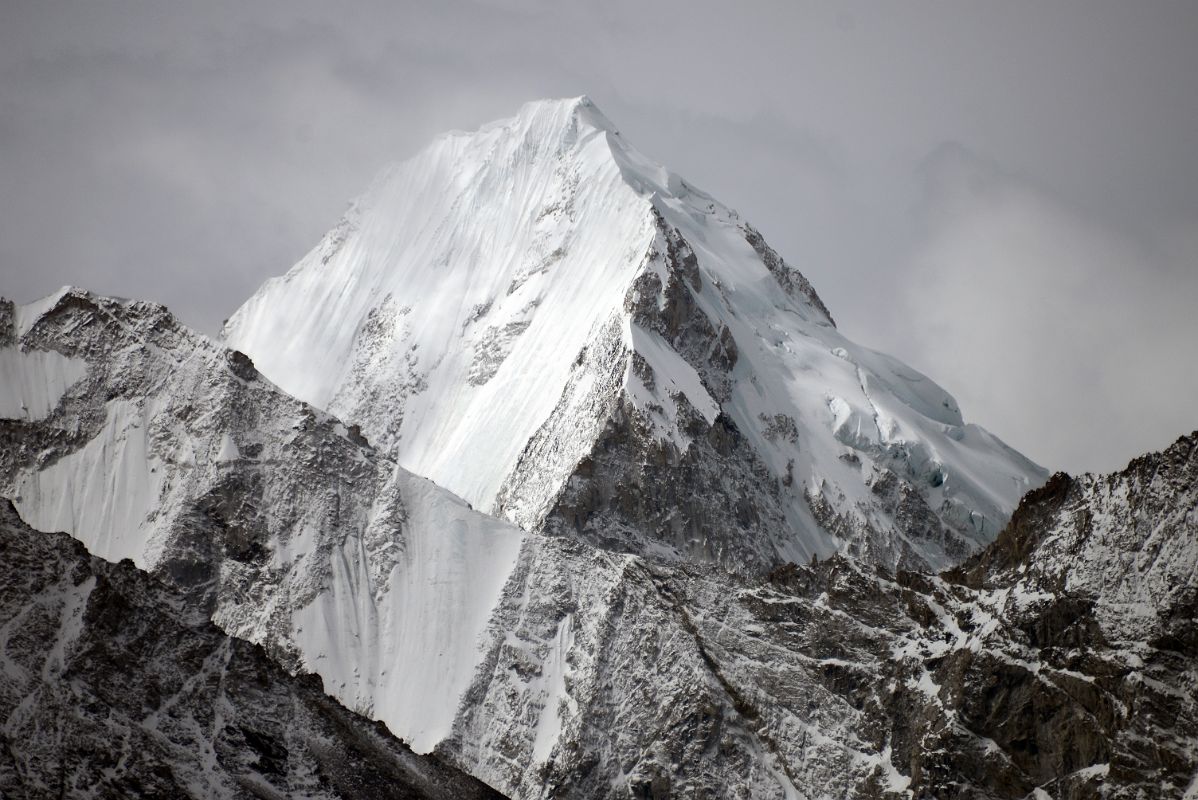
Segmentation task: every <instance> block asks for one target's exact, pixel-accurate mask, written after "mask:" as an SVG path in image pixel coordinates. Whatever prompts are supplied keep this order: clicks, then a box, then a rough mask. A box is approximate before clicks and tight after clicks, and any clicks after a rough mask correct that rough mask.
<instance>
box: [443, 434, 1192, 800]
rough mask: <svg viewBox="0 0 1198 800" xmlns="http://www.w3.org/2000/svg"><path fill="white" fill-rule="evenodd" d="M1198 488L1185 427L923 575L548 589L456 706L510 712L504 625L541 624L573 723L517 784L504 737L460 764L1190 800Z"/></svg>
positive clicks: (738, 784)
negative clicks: (1158, 447)
mask: <svg viewBox="0 0 1198 800" xmlns="http://www.w3.org/2000/svg"><path fill="white" fill-rule="evenodd" d="M1196 479H1198V434H1196V435H1192V436H1187V437H1183V438H1182V439H1181V440H1179V441H1178V442H1177V443H1176V444H1174V445H1173V446H1172V447H1170V448H1168V449H1167V450H1166V451H1164V452H1162V453H1158V454H1152V455H1148V456H1144V457H1142V458H1140V459H1137V460H1136V461H1135V462H1133V463H1132V464H1131V465H1130V466H1129V467H1128V469H1127V470H1125V471H1124V472H1121V473H1115V474H1112V475H1105V476H1083V477H1082V478H1078V479H1073V478H1069V477H1068V476H1064V475H1058V476H1055V477H1054V478H1053V479H1052V480H1051V481H1050V482H1049V484H1048V485H1046V486H1045V487H1044V488H1043V489H1041V490H1038V491H1036V492H1033V493H1031V494H1029V496H1028V497H1027V498H1025V500H1024V501H1023V503H1022V504H1021V506H1020V508H1019V510H1018V512H1017V513H1016V515H1015V518H1014V520H1013V521H1012V524H1011V526H1010V527H1009V528H1008V529H1007V530H1006V532H1004V534H1003V535H1002V536H1000V538H999V540H998V542H997V543H996V544H995V545H993V546H992V547H990V548H988V549H987V550H986V551H983V553H982V554H981V555H979V556H978V557H977V558H976V559H974V560H972V561H971V562H969V563H967V564H966V565H964V566H963V567H962V568H960V569H958V570H955V571H952V572H949V573H946V574H945V575H943V576H929V575H921V574H918V573H908V572H900V573H899V574H898V575H897V576H892V575H890V574H889V573H887V572H885V571H884V570H879V569H878V568H876V567H871V566H868V565H865V564H863V563H861V562H859V561H855V560H850V559H845V558H842V557H836V558H833V559H831V560H828V561H824V562H819V563H816V564H813V565H808V566H796V565H790V566H787V567H785V568H781V569H778V570H775V571H774V572H773V573H772V574H771V575H770V576H769V578H768V580H766V581H765V582H763V583H761V584H759V585H754V584H752V583H741V582H738V581H736V580H734V579H730V578H729V577H728V576H727V575H724V574H720V573H718V572H711V571H709V570H705V569H702V568H699V567H695V566H689V567H670V566H666V565H661V564H656V565H655V564H652V563H648V562H644V561H641V560H639V559H627V560H624V561H621V562H620V563H619V565H618V569H619V578H618V579H617V578H614V577H613V579H612V580H611V581H610V582H609V583H608V584H606V585H605V586H604V592H603V593H600V594H591V593H588V592H584V591H580V590H579V584H578V583H577V581H578V580H579V579H578V578H577V577H575V578H572V579H571V578H566V577H559V582H560V583H561V584H564V586H563V589H562V591H561V592H559V598H560V599H559V600H558V603H557V611H556V612H555V613H548V614H547V613H546V609H547V607H550V606H549V604H544V603H542V604H541V608H540V609H538V610H536V611H535V614H534V613H533V610H532V609H526V611H525V613H524V614H522V615H519V616H512V615H510V614H508V615H505V613H504V611H503V610H502V608H501V611H500V612H499V613H500V616H499V617H498V622H497V629H496V633H495V635H496V636H497V637H498V636H499V635H500V632H501V631H504V632H507V633H505V634H504V636H505V642H506V647H505V649H503V650H501V654H500V656H499V658H498V659H497V661H498V662H499V664H500V665H501V666H502V665H504V664H508V665H510V666H509V667H508V670H509V671H508V672H507V673H504V672H502V671H501V670H500V669H496V671H495V673H494V675H493V676H491V677H490V678H488V679H487V682H483V683H480V684H479V685H478V689H479V691H478V693H476V694H475V695H474V699H475V703H474V708H476V709H478V710H477V712H476V713H477V714H479V715H485V714H486V713H488V709H490V708H492V707H494V706H502V705H503V704H504V703H506V702H510V698H511V697H512V696H513V694H514V690H513V684H515V685H517V686H518V685H519V679H518V678H517V677H516V676H518V675H525V674H536V672H537V664H536V662H535V661H534V662H533V663H532V664H529V663H528V660H527V654H528V653H530V652H536V651H535V649H533V648H530V647H528V646H527V645H526V643H524V642H523V641H522V640H521V639H520V636H521V632H522V631H524V630H525V629H526V628H527V627H529V625H530V620H537V621H538V624H537V627H539V628H540V629H541V630H542V631H549V630H553V624H552V623H553V620H555V619H558V620H564V622H559V623H558V624H559V627H558V629H557V630H558V641H559V642H560V641H562V639H563V638H564V639H566V640H568V641H569V644H570V649H571V650H573V651H574V652H573V656H572V657H571V656H570V654H569V653H567V655H566V657H565V658H566V662H567V664H568V665H569V667H568V669H569V677H570V680H569V681H567V684H566V685H567V686H568V687H569V689H570V691H569V692H568V693H566V694H564V695H563V702H564V703H566V704H567V706H568V707H569V708H570V710H571V711H572V712H574V713H576V714H577V717H576V719H577V720H578V722H577V725H576V726H570V727H567V729H566V730H565V731H563V733H562V736H561V739H560V740H559V742H558V744H557V745H556V749H555V750H554V752H553V758H552V759H551V761H550V763H549V764H547V765H546V768H545V769H544V770H543V771H542V772H540V773H537V774H535V775H533V776H531V777H527V778H525V779H524V782H521V778H520V777H519V773H518V772H517V769H516V765H517V764H519V763H522V762H526V761H527V759H528V753H527V751H522V750H520V749H519V748H518V747H517V746H516V745H514V744H513V743H512V742H511V741H500V742H498V743H495V744H494V746H493V750H492V752H491V753H489V754H486V755H485V756H484V757H483V758H482V759H481V761H482V763H481V765H479V766H476V767H475V768H474V769H476V770H478V771H479V774H482V775H487V776H488V780H491V781H492V782H493V783H495V785H503V786H507V787H511V788H512V789H513V791H515V792H516V793H517V794H520V795H522V796H536V794H537V792H538V791H539V790H540V789H539V787H540V786H541V783H540V782H541V781H545V782H546V785H547V786H548V787H549V789H548V791H549V793H550V794H552V795H554V796H569V797H588V796H607V794H608V793H609V792H610V793H611V795H612V796H626V795H623V794H621V793H618V792H616V791H614V790H613V789H612V788H610V787H611V784H610V781H611V776H612V775H613V774H618V775H620V776H622V778H623V780H624V781H625V784H624V789H626V790H627V791H628V792H629V793H630V794H631V796H638V797H639V796H644V797H655V798H661V797H689V796H692V795H695V796H735V797H779V798H782V797H916V798H920V797H937V798H951V797H961V798H995V799H997V798H1023V797H1030V796H1035V797H1052V798H1096V797H1104V798H1149V797H1182V796H1185V797H1187V798H1190V797H1193V796H1198V699H1196V698H1198V659H1196V658H1195V655H1198V654H1196V653H1195V643H1196V642H1198V639H1196V637H1198V619H1196V615H1195V613H1194V598H1195V593H1196V592H1198V568H1196V567H1198V524H1196V523H1198V480H1196ZM600 563H602V562H600ZM612 566H613V567H615V566H616V565H612ZM554 567H555V568H559V567H560V562H557V563H555V564H554ZM597 571H598V570H595V569H593V570H592V571H591V572H590V575H591V576H592V581H593V579H594V575H595V574H596V572H597ZM573 574H574V575H578V574H579V573H573ZM509 591H513V589H512V588H510V589H509ZM596 608H598V609H601V610H602V612H601V614H600V615H599V616H600V619H601V620H602V622H601V624H599V625H595V624H594V623H590V624H588V622H587V615H586V614H584V613H583V612H582V611H581V610H580V609H592V610H594V609H596ZM563 625H564V628H563V627H562V626H563ZM563 631H564V634H563ZM513 633H514V635H513ZM546 638H549V637H546ZM513 639H515V641H513ZM630 664H635V665H636V666H630ZM496 681H498V683H499V685H498V686H496V685H495V682H496ZM484 687H485V689H486V691H485V692H484V691H482V689H483V688H484ZM491 713H495V712H491ZM505 747H506V748H507V749H505ZM458 752H461V751H460V750H459V751H458ZM470 752H471V756H472V757H473V758H475V759H478V757H477V756H476V755H474V754H473V752H472V751H470Z"/></svg>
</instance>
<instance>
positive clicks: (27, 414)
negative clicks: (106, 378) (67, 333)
mask: <svg viewBox="0 0 1198 800" xmlns="http://www.w3.org/2000/svg"><path fill="white" fill-rule="evenodd" d="M86 372H87V367H86V365H85V364H84V363H83V362H82V361H80V360H79V359H76V358H67V357H66V356H63V355H61V354H59V353H55V352H53V351H46V350H22V349H20V348H17V347H0V418H4V419H23V420H38V419H45V418H46V417H47V416H48V415H49V414H50V412H51V411H53V410H54V407H55V406H56V405H58V401H59V400H61V399H62V396H63V395H64V394H66V392H67V390H68V389H70V388H71V386H72V385H73V384H74V383H75V382H76V381H77V380H79V379H80V378H82V377H83V376H84V374H85V373H86Z"/></svg>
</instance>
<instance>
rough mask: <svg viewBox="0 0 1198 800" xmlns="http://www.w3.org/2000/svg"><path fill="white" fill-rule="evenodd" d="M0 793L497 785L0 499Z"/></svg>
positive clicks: (236, 793) (306, 792) (321, 791)
mask: <svg viewBox="0 0 1198 800" xmlns="http://www.w3.org/2000/svg"><path fill="white" fill-rule="evenodd" d="M0 632H2V648H0V720H3V722H2V725H0V796H3V797H5V798H10V800H41V798H114V799H115V798H131V797H145V798H164V797H172V798H196V799H197V800H199V798H261V799H262V800H274V799H275V798H285V797H305V798H313V799H314V800H315V799H316V798H344V799H345V800H351V799H352V798H379V799H380V800H381V799H382V798H413V799H414V798H428V800H457V798H477V800H483V798H498V797H500V795H499V794H498V793H496V792H494V791H493V790H491V789H489V788H488V787H486V786H485V785H483V784H482V783H480V782H478V781H477V780H475V779H473V778H471V777H469V776H467V775H465V774H463V773H461V772H459V771H458V770H456V769H454V768H453V767H450V766H448V765H446V764H444V763H442V762H440V761H439V760H438V759H436V758H435V757H431V756H419V755H416V754H415V753H413V752H412V751H411V750H409V749H408V748H407V747H406V746H405V745H404V744H403V743H402V742H400V741H398V740H397V739H395V738H394V737H392V736H391V735H390V734H389V733H388V732H387V730H386V728H385V727H383V726H382V725H380V724H378V723H374V722H371V721H369V720H367V719H365V718H363V717H360V716H358V715H356V714H353V713H351V712H349V711H348V710H346V709H345V708H343V707H341V706H340V705H339V704H338V703H337V702H336V701H334V700H333V699H332V698H330V697H329V696H328V695H326V694H325V693H324V689H323V687H322V685H321V682H320V679H319V678H316V677H314V676H310V675H305V676H295V677H293V676H291V675H289V674H287V673H286V672H285V671H284V670H283V669H282V668H281V667H280V666H279V665H278V664H276V663H275V662H274V661H273V660H271V659H270V658H269V657H268V656H267V654H266V651H265V650H263V649H262V648H261V647H259V646H257V645H253V644H250V643H248V642H244V641H241V640H238V639H234V638H231V637H229V636H228V635H226V634H224V633H223V632H221V631H220V630H219V629H218V628H217V627H216V626H214V625H212V624H211V623H210V622H209V621H208V619H207V616H206V615H205V614H204V613H203V611H202V610H197V609H196V608H195V607H194V606H193V605H192V604H191V603H190V602H189V601H188V599H187V597H186V596H185V595H183V594H181V593H180V592H178V591H177V590H175V589H172V588H169V587H167V586H165V585H163V584H161V583H160V582H158V581H156V580H154V579H153V578H151V577H150V576H148V575H147V574H146V573H144V572H142V571H141V570H138V569H137V568H136V567H134V566H133V565H132V564H131V563H129V562H128V561H125V562H122V563H119V564H112V563H109V562H107V561H104V560H102V559H99V558H96V557H95V556H90V555H88V554H87V551H86V550H84V548H83V546H82V545H81V544H79V543H78V542H77V541H75V540H73V539H71V538H70V537H68V536H66V535H65V534H60V533H43V532H41V531H35V530H33V529H31V528H29V527H28V526H26V525H25V524H24V523H23V522H22V521H21V520H20V518H19V516H18V515H17V513H16V510H15V509H14V508H13V507H12V505H11V503H9V502H8V501H0Z"/></svg>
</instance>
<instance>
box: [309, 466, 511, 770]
mask: <svg viewBox="0 0 1198 800" xmlns="http://www.w3.org/2000/svg"><path fill="white" fill-rule="evenodd" d="M395 483H396V485H395V487H394V489H395V490H396V491H398V492H399V494H400V495H401V496H402V498H403V504H404V508H405V510H406V511H407V514H408V516H407V520H406V536H405V538H404V540H403V542H402V545H397V547H401V549H402V552H401V553H400V554H399V557H398V559H397V560H396V563H395V566H394V567H393V568H392V569H391V571H390V573H389V574H388V575H387V578H386V581H385V583H384V584H383V585H382V586H378V587H373V586H371V585H370V581H369V576H370V574H371V566H372V565H371V563H370V562H371V554H370V553H369V552H367V550H366V549H365V548H363V547H361V546H360V543H359V542H356V541H354V540H347V541H346V543H345V545H344V546H343V547H342V549H341V552H340V553H339V554H338V557H337V558H335V559H334V560H333V579H332V584H331V589H330V590H329V591H327V592H324V593H321V594H320V595H319V596H318V597H317V598H316V599H315V600H314V601H313V602H312V603H310V604H309V605H307V606H305V607H303V608H301V609H299V610H298V611H296V612H295V613H294V614H293V620H294V626H295V630H296V633H295V640H296V642H297V643H298V644H299V646H300V649H301V650H302V651H303V653H304V657H305V660H306V661H307V663H308V665H309V666H310V667H311V668H313V669H314V670H316V671H317V672H319V673H320V675H321V676H322V677H323V678H324V680H325V685H326V687H328V688H330V689H331V690H333V691H334V693H336V694H337V695H338V696H339V697H341V699H342V701H343V702H345V703H346V704H347V705H349V706H350V707H352V708H357V709H360V710H363V711H366V712H368V713H369V714H370V715H371V716H373V717H374V718H376V719H381V720H384V721H385V722H386V723H387V725H388V727H390V728H391V730H393V731H396V732H397V733H399V735H401V736H402V737H403V738H404V739H405V740H407V742H408V744H409V745H411V747H412V749H413V750H415V751H416V752H418V753H427V752H429V751H431V750H432V749H433V747H434V746H435V745H436V744H437V743H438V742H440V741H441V740H443V739H444V738H445V737H446V736H448V735H449V733H450V731H451V728H452V726H453V721H454V718H455V716H456V714H457V711H458V701H459V699H460V698H461V697H462V695H463V693H464V692H465V691H466V689H467V688H468V687H469V685H470V681H471V679H472V678H473V677H474V674H475V671H476V669H477V668H478V664H479V663H480V661H481V660H482V658H483V656H484V655H485V654H484V652H483V645H484V642H483V640H482V635H483V632H484V630H485V629H486V625H487V622H488V620H489V619H490V615H491V611H492V609H494V607H495V605H496V603H497V601H498V599H499V595H500V592H501V591H502V589H503V586H504V583H505V582H506V581H507V579H508V576H509V575H510V574H511V572H512V569H513V568H514V567H515V564H516V556H517V555H518V554H519V552H520V546H521V544H522V543H523V539H524V537H523V535H522V533H521V531H520V530H519V529H518V528H515V527H514V526H511V525H508V524H506V523H504V522H502V521H500V520H498V519H495V518H493V517H487V516H484V515H482V514H479V513H478V512H476V511H473V510H472V509H470V508H469V507H468V506H466V504H465V503H463V502H462V501H461V500H459V499H458V498H456V497H454V496H452V495H450V494H449V493H448V492H446V491H445V490H443V489H440V488H439V487H437V486H435V485H434V484H433V483H432V482H431V481H428V480H426V479H423V478H418V477H416V476H414V475H410V474H408V473H407V472H405V471H403V470H399V471H397V473H396V476H395Z"/></svg>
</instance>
